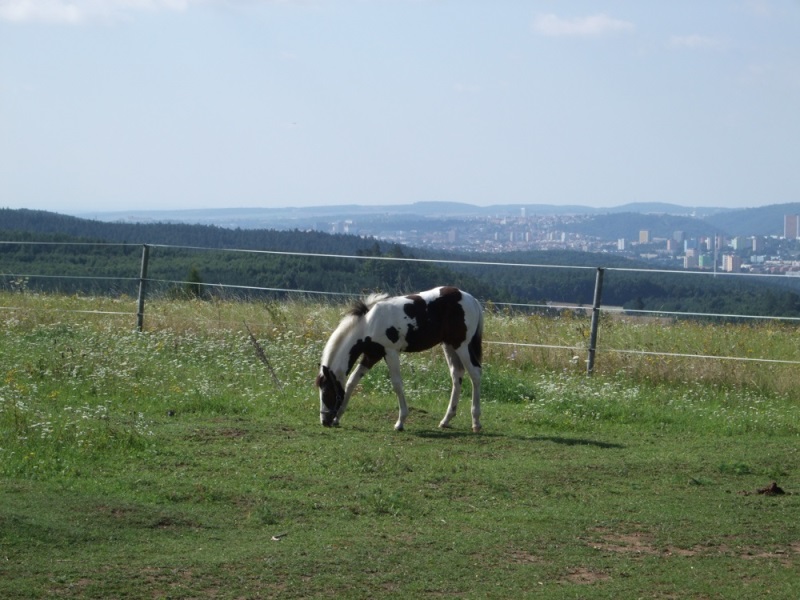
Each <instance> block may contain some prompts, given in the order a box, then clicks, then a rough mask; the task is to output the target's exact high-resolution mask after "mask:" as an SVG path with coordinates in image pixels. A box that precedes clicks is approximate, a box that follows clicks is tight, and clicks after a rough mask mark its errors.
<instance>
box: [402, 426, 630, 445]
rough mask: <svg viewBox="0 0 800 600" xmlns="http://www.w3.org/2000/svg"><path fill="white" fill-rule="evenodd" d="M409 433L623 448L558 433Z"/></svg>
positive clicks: (429, 436) (446, 430)
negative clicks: (527, 434) (529, 434)
mask: <svg viewBox="0 0 800 600" xmlns="http://www.w3.org/2000/svg"><path fill="white" fill-rule="evenodd" d="M409 433H411V435H413V436H415V437H419V438H425V439H432V440H437V439H456V438H475V437H480V438H497V439H500V438H505V439H515V440H519V441H523V442H552V443H554V444H561V445H563V446H594V447H595V448H603V449H622V448H625V446H624V445H622V444H615V443H613V442H602V441H598V440H589V439H586V438H569V437H562V436H560V435H533V436H526V435H506V434H503V433H488V432H482V433H479V434H475V433H472V432H471V431H466V430H455V429H433V430H422V431H414V432H409Z"/></svg>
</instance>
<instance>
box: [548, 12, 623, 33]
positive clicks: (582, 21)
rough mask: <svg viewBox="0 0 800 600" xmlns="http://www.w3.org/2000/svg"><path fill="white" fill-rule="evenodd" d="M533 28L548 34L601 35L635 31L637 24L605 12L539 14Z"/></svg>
mask: <svg viewBox="0 0 800 600" xmlns="http://www.w3.org/2000/svg"><path fill="white" fill-rule="evenodd" d="M533 29H534V31H536V32H537V33H540V34H542V35H547V36H553V37H558V36H595V37H596V36H601V35H608V34H612V33H623V32H627V31H633V30H634V29H636V26H635V25H634V24H633V23H631V22H630V21H623V20H621V19H614V18H612V17H609V16H607V15H604V14H598V15H591V16H588V17H577V18H574V19H567V18H564V17H559V16H558V15H554V14H547V15H539V16H538V17H536V18H535V19H534V21H533Z"/></svg>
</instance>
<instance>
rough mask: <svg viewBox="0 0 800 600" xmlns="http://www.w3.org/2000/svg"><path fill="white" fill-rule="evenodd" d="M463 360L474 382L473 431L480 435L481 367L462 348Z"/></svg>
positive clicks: (462, 347)
mask: <svg viewBox="0 0 800 600" xmlns="http://www.w3.org/2000/svg"><path fill="white" fill-rule="evenodd" d="M459 350H461V353H460V355H461V358H462V359H463V361H464V364H465V365H466V366H467V373H469V378H470V379H471V380H472V431H474V432H475V433H478V432H479V431H480V430H481V374H482V370H481V366H480V365H479V364H475V363H474V362H472V359H471V357H470V356H469V351H468V350H467V349H466V348H464V346H461V348H460V349H459Z"/></svg>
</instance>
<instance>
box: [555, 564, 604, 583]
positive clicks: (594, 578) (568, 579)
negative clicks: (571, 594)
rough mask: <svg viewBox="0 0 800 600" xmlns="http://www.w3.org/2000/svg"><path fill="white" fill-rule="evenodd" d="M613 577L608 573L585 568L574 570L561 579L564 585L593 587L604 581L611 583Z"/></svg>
mask: <svg viewBox="0 0 800 600" xmlns="http://www.w3.org/2000/svg"><path fill="white" fill-rule="evenodd" d="M610 579H611V576H610V575H608V574H607V573H602V572H600V571H594V570H592V569H587V568H585V567H579V568H577V569H572V570H571V571H570V572H569V573H567V574H566V575H564V577H563V578H562V579H561V581H562V582H563V583H573V584H577V585H592V584H594V583H600V582H603V581H609V580H610Z"/></svg>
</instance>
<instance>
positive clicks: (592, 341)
mask: <svg viewBox="0 0 800 600" xmlns="http://www.w3.org/2000/svg"><path fill="white" fill-rule="evenodd" d="M602 298H603V269H602V268H600V267H598V268H597V277H596V278H595V282H594V302H592V326H591V329H590V331H589V357H588V360H587V361H586V374H587V375H591V374H592V373H593V372H594V354H595V351H596V350H597V327H598V325H599V324H600V302H601V301H602Z"/></svg>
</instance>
